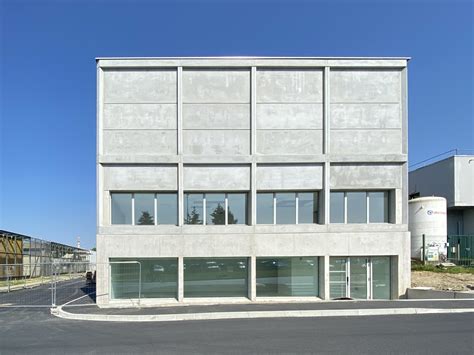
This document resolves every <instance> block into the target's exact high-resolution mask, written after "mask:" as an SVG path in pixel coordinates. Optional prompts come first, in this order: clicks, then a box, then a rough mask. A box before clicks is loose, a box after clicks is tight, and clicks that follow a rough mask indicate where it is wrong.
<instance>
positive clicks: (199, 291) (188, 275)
mask: <svg viewBox="0 0 474 355" xmlns="http://www.w3.org/2000/svg"><path fill="white" fill-rule="evenodd" d="M247 264H248V260H247V258H184V297H248V266H247Z"/></svg>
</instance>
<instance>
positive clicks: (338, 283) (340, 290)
mask: <svg viewBox="0 0 474 355" xmlns="http://www.w3.org/2000/svg"><path fill="white" fill-rule="evenodd" d="M329 295H330V297H331V298H343V297H347V258H334V257H331V258H330V259H329Z"/></svg>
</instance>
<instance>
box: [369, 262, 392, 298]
mask: <svg viewBox="0 0 474 355" xmlns="http://www.w3.org/2000/svg"><path fill="white" fill-rule="evenodd" d="M372 280H373V281H372V290H373V299H374V300H379V299H380V300H388V299H390V257H389V256H378V257H373V258H372Z"/></svg>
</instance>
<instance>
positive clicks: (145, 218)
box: [138, 211, 155, 225]
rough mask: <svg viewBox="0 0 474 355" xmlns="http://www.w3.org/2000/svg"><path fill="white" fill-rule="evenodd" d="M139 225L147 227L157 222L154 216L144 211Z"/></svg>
mask: <svg viewBox="0 0 474 355" xmlns="http://www.w3.org/2000/svg"><path fill="white" fill-rule="evenodd" d="M138 224H140V225H146V224H155V221H154V219H153V216H151V215H150V213H148V212H147V211H142V215H141V216H140V219H139V220H138Z"/></svg>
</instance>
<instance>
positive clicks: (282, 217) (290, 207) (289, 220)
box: [275, 192, 296, 224]
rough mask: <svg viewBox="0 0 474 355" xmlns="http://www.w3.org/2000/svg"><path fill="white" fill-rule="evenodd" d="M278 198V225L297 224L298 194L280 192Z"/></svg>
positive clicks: (277, 194)
mask: <svg viewBox="0 0 474 355" xmlns="http://www.w3.org/2000/svg"><path fill="white" fill-rule="evenodd" d="M275 197H276V224H295V223H296V194H295V193H294V192H279V193H276V194H275Z"/></svg>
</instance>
